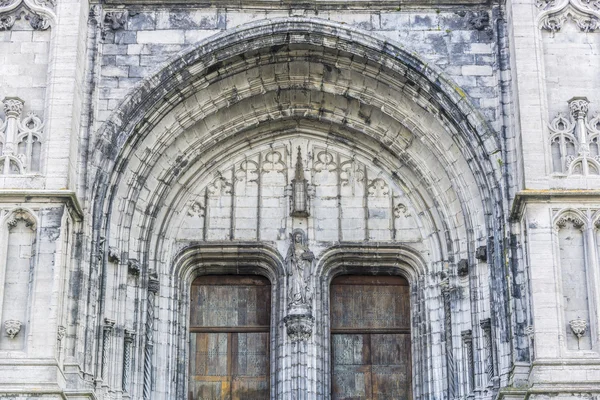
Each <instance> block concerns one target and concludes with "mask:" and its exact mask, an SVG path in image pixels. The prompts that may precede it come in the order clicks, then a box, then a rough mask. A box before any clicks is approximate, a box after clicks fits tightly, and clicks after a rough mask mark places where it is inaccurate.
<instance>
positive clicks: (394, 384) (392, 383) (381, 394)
mask: <svg viewBox="0 0 600 400" xmlns="http://www.w3.org/2000/svg"><path fill="white" fill-rule="evenodd" d="M371 379H372V386H373V397H371V398H372V399H373V400H390V399H394V400H409V399H411V397H410V393H411V387H410V379H408V376H407V371H406V367H405V366H403V365H373V366H371Z"/></svg>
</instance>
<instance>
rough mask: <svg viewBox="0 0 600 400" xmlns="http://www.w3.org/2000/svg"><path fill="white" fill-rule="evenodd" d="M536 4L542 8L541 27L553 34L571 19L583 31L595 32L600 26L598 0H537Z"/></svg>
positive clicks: (599, 2) (599, 4)
mask: <svg viewBox="0 0 600 400" xmlns="http://www.w3.org/2000/svg"><path fill="white" fill-rule="evenodd" d="M536 6H537V7H538V8H539V9H541V10H542V11H541V12H540V14H539V16H538V25H539V27H540V29H543V30H547V31H550V32H551V33H553V34H554V33H555V32H558V31H560V30H561V28H562V27H563V25H564V24H565V22H567V21H569V20H570V21H573V22H574V23H575V24H577V26H578V27H579V29H580V30H581V31H582V32H594V31H596V30H598V29H599V28H600V1H598V0H536Z"/></svg>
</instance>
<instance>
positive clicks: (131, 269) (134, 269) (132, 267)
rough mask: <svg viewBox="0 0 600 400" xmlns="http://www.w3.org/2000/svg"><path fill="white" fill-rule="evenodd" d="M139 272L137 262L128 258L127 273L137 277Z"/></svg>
mask: <svg viewBox="0 0 600 400" xmlns="http://www.w3.org/2000/svg"><path fill="white" fill-rule="evenodd" d="M140 270H141V266H140V262H139V261H138V260H136V259H133V258H130V259H129V261H127V272H128V273H129V274H130V275H134V276H137V275H139V274H140Z"/></svg>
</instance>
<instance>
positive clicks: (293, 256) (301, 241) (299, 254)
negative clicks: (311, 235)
mask: <svg viewBox="0 0 600 400" xmlns="http://www.w3.org/2000/svg"><path fill="white" fill-rule="evenodd" d="M290 237H291V245H290V247H289V249H288V252H287V255H286V258H285V262H286V265H287V267H288V279H289V302H288V308H291V307H294V306H309V307H310V302H311V300H312V291H311V289H310V274H311V269H312V264H313V261H314V259H315V256H314V254H313V252H312V251H310V249H309V248H308V245H307V244H306V234H305V233H304V231H302V230H301V229H296V230H294V232H293V233H292V234H291V235H290Z"/></svg>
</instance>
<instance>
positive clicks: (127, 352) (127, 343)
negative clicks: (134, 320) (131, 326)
mask: <svg viewBox="0 0 600 400" xmlns="http://www.w3.org/2000/svg"><path fill="white" fill-rule="evenodd" d="M133 335H134V333H133V332H132V331H128V330H126V331H125V340H124V344H123V379H122V383H121V386H122V389H123V392H125V393H129V376H130V374H131V346H132V345H133Z"/></svg>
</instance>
